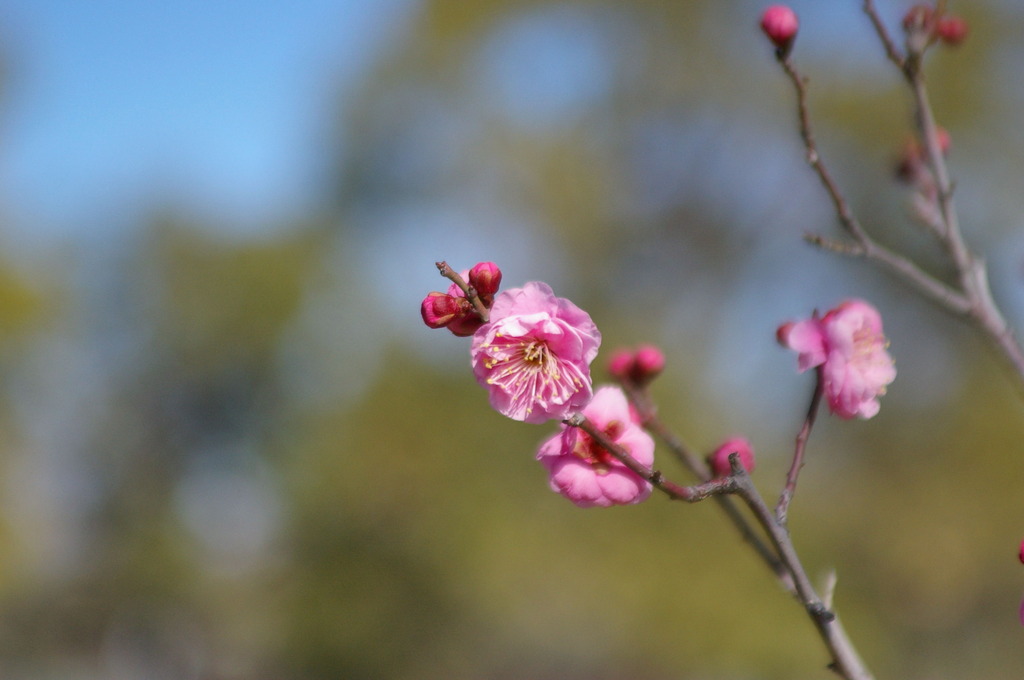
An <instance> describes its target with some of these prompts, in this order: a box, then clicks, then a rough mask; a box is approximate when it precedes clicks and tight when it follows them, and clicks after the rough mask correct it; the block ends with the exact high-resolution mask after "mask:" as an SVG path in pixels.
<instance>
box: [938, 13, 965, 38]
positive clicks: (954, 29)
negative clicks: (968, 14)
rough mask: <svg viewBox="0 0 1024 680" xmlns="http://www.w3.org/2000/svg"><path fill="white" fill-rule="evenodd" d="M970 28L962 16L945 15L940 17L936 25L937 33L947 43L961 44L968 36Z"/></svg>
mask: <svg viewBox="0 0 1024 680" xmlns="http://www.w3.org/2000/svg"><path fill="white" fill-rule="evenodd" d="M969 31H970V28H969V27H968V25H967V22H966V21H964V20H963V19H961V18H960V17H955V16H945V17H942V18H941V19H939V23H938V25H936V27H935V35H937V36H939V40H941V41H942V42H944V43H946V44H947V45H959V44H960V43H962V42H963V41H964V39H965V38H966V37H967V33H968V32H969Z"/></svg>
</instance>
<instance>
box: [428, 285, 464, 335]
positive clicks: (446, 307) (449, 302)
mask: <svg viewBox="0 0 1024 680" xmlns="http://www.w3.org/2000/svg"><path fill="white" fill-rule="evenodd" d="M459 309H460V305H459V301H458V298H454V297H452V296H451V295H448V294H446V293H438V292H437V291H434V292H432V293H427V297H425V298H423V302H422V303H420V316H422V317H423V323H425V324H427V325H428V326H429V327H431V328H444V327H445V326H447V325H448V324H450V323H451V322H452V320H453V319H454V318H455V316H456V315H457V314H458V313H459Z"/></svg>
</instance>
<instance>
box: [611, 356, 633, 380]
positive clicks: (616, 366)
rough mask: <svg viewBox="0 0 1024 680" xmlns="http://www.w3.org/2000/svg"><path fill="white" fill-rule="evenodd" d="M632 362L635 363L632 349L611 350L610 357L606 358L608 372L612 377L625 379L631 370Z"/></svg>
mask: <svg viewBox="0 0 1024 680" xmlns="http://www.w3.org/2000/svg"><path fill="white" fill-rule="evenodd" d="M634 363H636V357H635V356H634V355H633V350H630V349H617V350H615V351H614V352H612V358H611V359H609V360H608V372H609V373H611V375H612V377H613V378H617V379H619V380H625V379H626V378H628V377H629V376H630V374H631V373H632V372H633V364H634Z"/></svg>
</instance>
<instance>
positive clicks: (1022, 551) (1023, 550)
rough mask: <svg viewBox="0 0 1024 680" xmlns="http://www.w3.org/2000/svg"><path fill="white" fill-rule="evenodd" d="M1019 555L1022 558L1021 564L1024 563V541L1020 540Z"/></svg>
mask: <svg viewBox="0 0 1024 680" xmlns="http://www.w3.org/2000/svg"><path fill="white" fill-rule="evenodd" d="M1017 557H1019V558H1020V561H1021V564H1024V541H1021V542H1020V552H1019V553H1017Z"/></svg>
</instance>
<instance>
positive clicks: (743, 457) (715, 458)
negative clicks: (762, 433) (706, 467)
mask: <svg viewBox="0 0 1024 680" xmlns="http://www.w3.org/2000/svg"><path fill="white" fill-rule="evenodd" d="M733 453H735V454H737V455H738V456H739V458H740V464H741V465H743V469H744V470H746V471H747V472H753V471H754V448H753V447H752V446H751V445H750V442H749V441H747V439H746V438H745V437H730V438H729V439H726V440H725V441H724V442H723V443H722V445H721V446H719V447H718V448H717V449H715V451H714V453H712V454H711V455H710V456H708V463H709V464H710V465H711V469H712V470H713V471H714V473H715V476H717V477H728V476H729V475H731V474H732V465H730V464H729V455H730V454H733Z"/></svg>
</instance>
